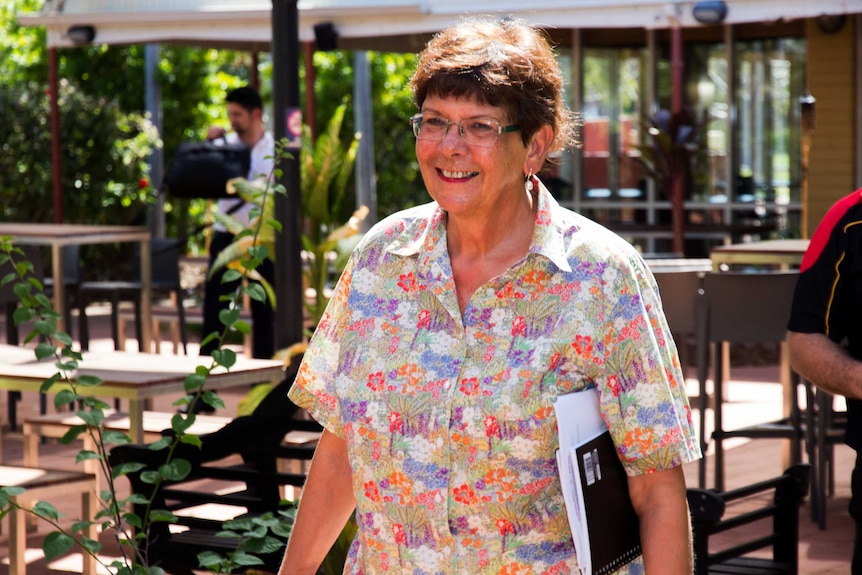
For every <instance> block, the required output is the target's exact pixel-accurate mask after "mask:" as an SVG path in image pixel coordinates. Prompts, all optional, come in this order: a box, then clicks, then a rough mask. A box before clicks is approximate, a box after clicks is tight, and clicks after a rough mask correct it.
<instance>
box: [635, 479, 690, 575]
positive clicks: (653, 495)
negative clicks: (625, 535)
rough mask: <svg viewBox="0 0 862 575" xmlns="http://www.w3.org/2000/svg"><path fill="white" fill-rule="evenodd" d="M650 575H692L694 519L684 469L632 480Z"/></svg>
mask: <svg viewBox="0 0 862 575" xmlns="http://www.w3.org/2000/svg"><path fill="white" fill-rule="evenodd" d="M629 493H630V495H631V499H632V505H633V506H634V508H635V511H636V512H637V514H638V517H639V518H640V533H641V548H642V550H643V557H644V565H645V567H646V572H647V573H648V574H650V575H655V574H662V575H683V574H684V575H691V572H692V568H693V565H692V547H691V519H690V516H689V512H688V500H687V499H686V492H685V476H684V475H683V472H682V467H674V468H673V469H668V470H666V471H656V472H655V473H647V474H645V475H637V476H634V477H629Z"/></svg>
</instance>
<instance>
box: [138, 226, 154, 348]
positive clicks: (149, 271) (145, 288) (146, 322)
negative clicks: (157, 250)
mask: <svg viewBox="0 0 862 575" xmlns="http://www.w3.org/2000/svg"><path fill="white" fill-rule="evenodd" d="M152 334H153V258H152V253H150V241H149V240H145V241H142V242H141V340H142V342H141V349H143V350H145V351H146V352H147V353H150V352H151V351H152V350H151V349H150V346H151V345H152V341H153V339H152Z"/></svg>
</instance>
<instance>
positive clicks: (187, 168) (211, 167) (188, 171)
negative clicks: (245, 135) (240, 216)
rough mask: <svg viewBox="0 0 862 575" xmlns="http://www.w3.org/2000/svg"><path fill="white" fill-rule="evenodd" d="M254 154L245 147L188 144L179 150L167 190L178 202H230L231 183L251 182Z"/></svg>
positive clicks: (175, 154)
mask: <svg viewBox="0 0 862 575" xmlns="http://www.w3.org/2000/svg"><path fill="white" fill-rule="evenodd" d="M250 167H251V150H250V149H249V147H248V146H246V145H245V144H242V143H239V144H224V145H220V146H217V145H215V144H213V143H212V142H184V143H182V144H180V145H179V146H177V150H176V152H175V153H174V160H173V162H171V169H170V170H169V171H168V174H167V176H166V177H165V187H167V189H168V191H169V192H170V193H171V194H172V195H173V196H175V197H178V198H226V197H228V194H227V192H226V191H225V185H226V184H227V181H228V180H230V179H232V178H247V177H248V171H249V168H250Z"/></svg>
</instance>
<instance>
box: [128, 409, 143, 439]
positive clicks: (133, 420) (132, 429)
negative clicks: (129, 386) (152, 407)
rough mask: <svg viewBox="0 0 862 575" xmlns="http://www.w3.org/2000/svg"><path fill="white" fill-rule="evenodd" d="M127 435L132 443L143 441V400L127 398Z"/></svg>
mask: <svg viewBox="0 0 862 575" xmlns="http://www.w3.org/2000/svg"><path fill="white" fill-rule="evenodd" d="M129 437H131V438H132V441H133V442H134V443H138V444H143V443H145V442H144V400H142V399H137V398H131V399H129Z"/></svg>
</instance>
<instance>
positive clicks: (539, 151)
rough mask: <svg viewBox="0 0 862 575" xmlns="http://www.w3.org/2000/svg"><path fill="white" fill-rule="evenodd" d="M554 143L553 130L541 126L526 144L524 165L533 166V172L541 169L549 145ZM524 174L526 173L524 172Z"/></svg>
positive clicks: (549, 147)
mask: <svg viewBox="0 0 862 575" xmlns="http://www.w3.org/2000/svg"><path fill="white" fill-rule="evenodd" d="M553 143H554V130H553V128H551V126H547V125H545V126H542V127H541V128H539V129H538V130H537V131H536V133H535V134H533V137H532V138H530V142H529V143H528V144H527V158H526V164H527V165H530V166H535V167H536V169H535V171H537V172H538V171H539V170H541V169H542V166H543V165H545V158H547V157H548V154H549V153H550V151H551V145H553ZM525 173H526V172H525Z"/></svg>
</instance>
